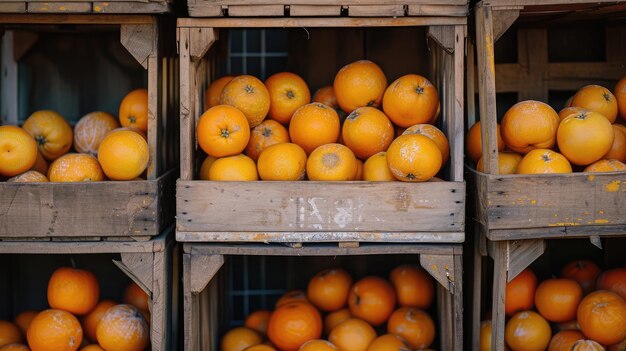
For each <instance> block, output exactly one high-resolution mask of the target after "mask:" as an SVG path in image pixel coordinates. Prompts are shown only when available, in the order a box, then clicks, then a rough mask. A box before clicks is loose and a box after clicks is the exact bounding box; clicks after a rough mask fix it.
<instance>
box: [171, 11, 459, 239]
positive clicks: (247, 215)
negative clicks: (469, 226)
mask: <svg viewBox="0 0 626 351" xmlns="http://www.w3.org/2000/svg"><path fill="white" fill-rule="evenodd" d="M465 21H466V19H465V18H461V17H458V18H457V17H403V18H398V19H388V18H358V19H357V18H345V17H343V18H324V19H321V18H309V19H307V18H285V19H282V18H276V19H247V20H246V21H245V22H244V23H242V21H241V20H238V19H229V18H219V19H179V23H178V40H179V50H180V64H181V72H182V75H181V179H180V180H179V181H178V184H177V240H179V241H239V242H243V241H248V242H307V241H311V242H321V241H360V242H366V241H372V242H390V241H396V242H431V243H433V242H462V241H463V240H464V234H463V231H464V223H465V220H464V206H465V183H464V182H463V165H462V157H463V156H462V154H463V121H462V120H463V117H462V115H463V96H464V95H463V82H462V79H463V57H464V36H465V23H466V22H465ZM241 26H245V27H254V28H283V27H285V28H292V27H295V28H299V27H300V28H307V30H314V29H315V28H320V27H321V28H340V29H341V30H346V31H347V30H349V29H350V30H354V28H355V27H374V28H378V27H387V28H389V27H416V26H422V27H423V26H428V34H429V37H430V38H431V39H434V40H432V42H434V43H436V44H432V43H431V44H432V47H431V51H430V55H429V57H428V58H429V59H430V67H431V71H430V72H429V73H428V74H427V75H428V76H429V77H430V78H431V79H432V80H433V82H434V84H436V85H437V86H438V89H439V92H440V96H441V97H442V104H441V107H442V114H441V115H442V123H441V128H442V130H444V131H445V132H446V134H447V135H448V138H449V140H450V143H451V150H452V151H451V161H450V166H449V167H447V169H446V171H445V172H444V178H445V179H446V180H447V181H445V182H430V183H421V184H414V183H413V184H408V183H401V182H376V183H368V182H312V181H305V182H291V183H290V182H211V181H199V180H196V179H197V178H196V172H195V170H196V169H197V168H196V167H197V166H198V165H199V164H200V163H201V162H202V160H201V159H199V156H200V155H201V152H200V150H199V149H198V147H197V145H196V132H195V126H196V123H197V121H198V119H199V116H200V114H201V112H202V111H203V109H202V101H201V100H202V99H200V97H201V96H204V89H205V88H206V86H207V84H208V83H209V82H210V81H211V79H214V78H217V72H216V69H215V66H216V60H219V56H217V55H216V54H215V50H211V51H209V49H210V48H211V47H212V45H213V44H214V42H215V41H216V40H217V39H218V37H219V36H220V35H222V36H225V35H227V33H228V29H229V28H237V27H241ZM373 30H374V31H375V30H376V29H373ZM220 33H221V34H220ZM424 34H426V30H424ZM409 38H412V37H409ZM381 39H382V36H381ZM384 40H388V38H384ZM405 44H406V43H405ZM216 46H217V45H216ZM213 49H215V48H213ZM298 50H299V51H301V52H306V49H302V48H298ZM340 50H344V49H340ZM345 50H346V51H347V49H345ZM372 51H373V50H371V49H370V50H369V51H368V52H369V53H370V55H371V53H372ZM424 51H428V50H424ZM207 52H209V53H208V54H207ZM362 55H364V54H363V53H359V54H358V56H356V57H358V58H357V59H360V58H367V57H366V56H362ZM400 55H401V53H400ZM420 55H427V54H425V53H424V52H423V51H422V52H420ZM303 56H304V57H306V55H303ZM380 56H384V55H382V54H380V55H379V57H378V58H380ZM203 58H204V59H203ZM306 60H307V59H306V58H305V59H304V61H306ZM387 60H392V61H391V62H393V60H402V59H401V58H396V57H387ZM346 63H348V62H346ZM312 66H315V65H312ZM340 67H341V66H340ZM338 68H339V67H338ZM338 68H337V69H338ZM314 69H318V67H315V68H314ZM316 72H318V71H316ZM333 72H336V69H334V68H333ZM403 73H404V74H406V73H409V72H403ZM332 75H333V77H334V73H332ZM207 77H208V78H207ZM331 79H332V78H331ZM331 82H332V80H331Z"/></svg>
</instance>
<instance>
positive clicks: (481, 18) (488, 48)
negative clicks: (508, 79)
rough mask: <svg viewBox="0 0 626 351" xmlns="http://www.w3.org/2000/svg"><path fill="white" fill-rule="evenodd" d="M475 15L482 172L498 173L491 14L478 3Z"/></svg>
mask: <svg viewBox="0 0 626 351" xmlns="http://www.w3.org/2000/svg"><path fill="white" fill-rule="evenodd" d="M475 13H476V50H477V53H478V90H479V101H480V127H481V137H482V146H483V169H484V170H485V172H486V173H490V174H498V140H497V111H496V77H495V60H494V53H493V45H494V36H493V12H492V9H491V7H490V6H488V5H484V4H483V3H482V2H480V3H478V5H476V8H475Z"/></svg>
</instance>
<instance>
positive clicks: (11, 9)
mask: <svg viewBox="0 0 626 351" xmlns="http://www.w3.org/2000/svg"><path fill="white" fill-rule="evenodd" d="M23 12H26V2H24V1H20V2H14V3H9V2H0V13H23Z"/></svg>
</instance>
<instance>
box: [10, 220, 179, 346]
mask: <svg viewBox="0 0 626 351" xmlns="http://www.w3.org/2000/svg"><path fill="white" fill-rule="evenodd" d="M177 249H178V248H177V247H176V246H175V241H174V235H173V228H170V229H168V230H167V231H165V232H164V233H162V234H161V235H159V236H158V237H155V238H154V239H152V240H150V241H145V242H136V241H119V242H113V241H93V242H43V241H14V242H3V243H2V244H1V245H0V262H2V265H1V267H0V272H1V274H0V282H1V284H0V319H7V320H13V318H14V317H15V316H16V315H17V314H18V313H20V312H22V311H25V310H33V309H34V310H44V309H47V308H49V307H48V303H47V299H46V286H47V284H48V279H49V278H50V275H51V274H52V272H53V271H54V270H55V269H56V268H58V267H63V266H72V265H73V264H76V265H77V267H79V268H85V269H88V270H90V271H92V272H94V273H95V274H96V276H97V277H98V279H99V282H100V289H101V298H103V299H104V298H108V299H113V300H118V301H119V300H120V299H121V297H122V293H123V291H124V288H125V286H126V285H127V284H128V283H129V282H128V279H124V276H127V277H128V278H130V279H131V280H132V281H134V282H135V283H137V285H139V286H140V287H141V288H142V289H143V290H144V291H145V292H146V293H147V294H148V297H149V310H150V314H151V322H150V328H151V330H150V342H151V350H152V351H161V350H177V349H179V348H178V332H177V326H176V321H177V318H178V310H179V308H178V301H180V297H179V296H180V295H179V294H180V292H179V288H178V286H179V284H178V283H177V282H178V281H179V279H180V278H179V273H178V269H179V267H180V266H179V262H180V254H179V253H178V250H177ZM109 259H110V260H112V261H108V260H109ZM107 261H108V262H107ZM111 263H112V264H111ZM114 266H117V268H115V267H114ZM120 270H121V272H119V271H120ZM122 272H123V273H122ZM23 274H28V279H25V278H24V275H23Z"/></svg>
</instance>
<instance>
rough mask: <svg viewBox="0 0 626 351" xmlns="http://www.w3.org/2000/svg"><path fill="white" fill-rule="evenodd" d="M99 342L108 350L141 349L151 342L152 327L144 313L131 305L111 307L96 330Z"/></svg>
mask: <svg viewBox="0 0 626 351" xmlns="http://www.w3.org/2000/svg"><path fill="white" fill-rule="evenodd" d="M96 334H97V336H98V344H100V346H102V348H103V349H105V350H107V351H141V350H143V349H145V348H146V347H147V346H148V343H149V342H150V328H149V327H148V322H146V320H145V318H144V317H143V314H141V311H139V310H138V309H137V308H136V307H134V306H131V305H117V306H115V307H111V308H109V309H108V310H107V311H106V313H105V314H104V315H103V316H102V319H100V323H98V328H97V331H96Z"/></svg>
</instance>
